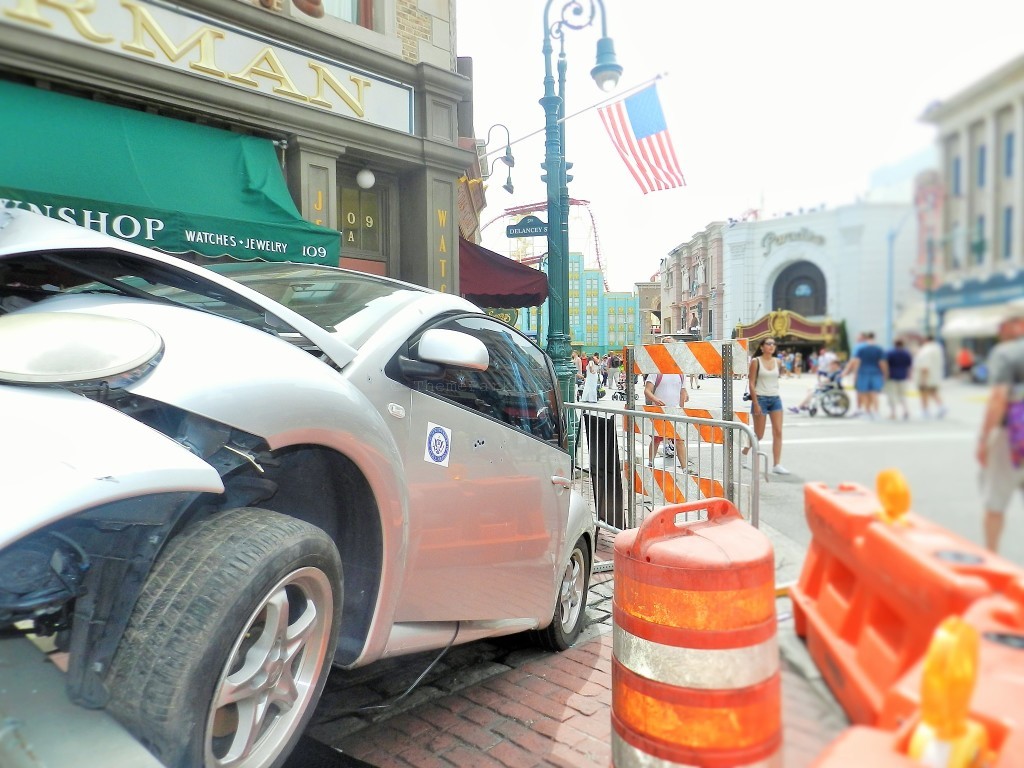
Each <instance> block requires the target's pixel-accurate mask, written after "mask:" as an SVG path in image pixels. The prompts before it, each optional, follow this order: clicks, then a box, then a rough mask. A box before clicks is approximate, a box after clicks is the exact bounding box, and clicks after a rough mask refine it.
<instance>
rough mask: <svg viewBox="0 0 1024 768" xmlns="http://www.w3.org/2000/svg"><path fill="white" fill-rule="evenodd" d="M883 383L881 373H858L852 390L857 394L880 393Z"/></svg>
mask: <svg viewBox="0 0 1024 768" xmlns="http://www.w3.org/2000/svg"><path fill="white" fill-rule="evenodd" d="M883 383H884V379H883V378H882V372H881V371H859V372H858V373H857V380H856V382H855V383H854V385H853V388H854V389H855V390H857V391H858V392H881V391H882V384H883Z"/></svg>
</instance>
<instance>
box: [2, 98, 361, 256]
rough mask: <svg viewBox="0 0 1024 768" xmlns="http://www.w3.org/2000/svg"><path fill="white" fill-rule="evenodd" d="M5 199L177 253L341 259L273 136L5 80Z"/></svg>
mask: <svg viewBox="0 0 1024 768" xmlns="http://www.w3.org/2000/svg"><path fill="white" fill-rule="evenodd" d="M0 135H3V136H6V137H7V141H5V149H4V151H3V152H2V153H0V206H4V207H18V208H32V209H34V210H39V211H42V212H43V213H44V214H46V215H48V216H52V217H54V218H59V219H64V220H67V221H72V222H73V223H75V224H79V225H81V226H86V227H89V228H90V229H95V230H99V231H102V232H106V233H107V234H111V235H116V236H118V237H122V238H124V239H126V240H132V241H133V242H136V243H139V244H140V245H146V246H149V247H151V248H157V249H159V250H161V251H165V252H168V253H186V252H189V251H194V252H195V253H198V254H201V255H203V256H210V257H218V256H231V257H234V258H237V259H245V260H251V259H264V260H266V261H294V262H306V263H316V264H329V265H331V266H337V264H338V253H339V250H340V244H341V238H340V235H339V233H338V232H336V231H334V230H332V229H327V228H325V227H320V226H317V225H315V224H312V223H310V222H308V221H306V220H305V219H303V218H302V217H301V216H300V215H299V213H298V211H297V210H296V208H295V203H294V202H293V201H292V198H291V195H290V194H289V193H288V187H287V186H286V185H285V181H284V176H283V175H282V173H281V167H280V166H279V165H278V162H277V155H276V152H275V150H274V145H273V144H272V143H271V142H270V141H268V140H266V139H258V138H254V137H252V136H242V135H239V134H234V133H230V132H228V131H222V130H219V129H216V128H210V127H208V126H204V125H196V124H194V123H187V122H184V121H181V120H173V119H171V118H167V117H161V116H159V115H152V114H149V113H147V112H139V111H136V110H131V109H124V108H121V107H114V106H111V105H109V104H101V103H98V102H95V101H88V100H86V99H79V98H75V97H73V96H66V95H64V94H59V93H53V92H50V91H44V90H41V89H39V88H31V87H28V86H23V85H17V84H14V83H9V82H2V81H0Z"/></svg>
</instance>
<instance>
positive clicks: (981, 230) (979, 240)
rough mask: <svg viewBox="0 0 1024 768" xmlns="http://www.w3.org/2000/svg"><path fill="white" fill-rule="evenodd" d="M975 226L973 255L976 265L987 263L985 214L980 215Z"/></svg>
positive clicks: (972, 245)
mask: <svg viewBox="0 0 1024 768" xmlns="http://www.w3.org/2000/svg"><path fill="white" fill-rule="evenodd" d="M975 224H976V226H975V229H974V239H973V240H972V241H971V253H972V254H973V255H974V263H975V264H981V263H982V262H983V261H985V214H980V215H979V216H978V219H977V221H976V222H975Z"/></svg>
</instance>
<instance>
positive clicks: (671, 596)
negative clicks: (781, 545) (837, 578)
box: [611, 499, 782, 768]
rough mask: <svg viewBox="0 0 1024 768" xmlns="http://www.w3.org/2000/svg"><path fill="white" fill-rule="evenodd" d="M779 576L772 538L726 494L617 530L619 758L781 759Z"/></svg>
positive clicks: (615, 743) (675, 761)
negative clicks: (700, 516) (700, 515)
mask: <svg viewBox="0 0 1024 768" xmlns="http://www.w3.org/2000/svg"><path fill="white" fill-rule="evenodd" d="M704 509H706V510H707V513H708V519H707V520H701V521H696V522H689V523H678V522H677V516H679V515H684V514H686V513H689V512H697V511H700V510H704ZM774 583H775V565H774V554H773V552H772V546H771V542H770V541H769V540H768V538H767V537H766V536H765V535H764V534H763V533H761V532H760V531H759V530H757V529H756V528H753V527H752V526H750V525H749V524H747V523H746V522H744V520H743V518H742V517H741V516H740V514H739V512H738V511H737V510H736V508H735V507H734V506H733V505H732V504H730V503H729V502H728V501H726V500H725V499H709V500H707V501H699V502H693V503H689V504H679V505H673V506H667V507H662V508H661V509H659V510H657V511H656V512H655V513H654V514H652V515H651V516H649V517H648V518H647V520H646V521H645V522H644V523H643V525H642V526H641V527H640V528H639V529H634V530H629V531H623V532H622V533H620V534H619V535H618V536H617V537H616V539H615V594H614V598H613V611H614V614H613V616H614V629H613V631H614V635H613V647H612V715H611V717H612V763H613V765H616V766H620V768H621V767H623V766H636V765H652V764H654V763H655V762H656V763H657V764H658V765H666V766H667V765H687V766H723V767H724V766H737V765H757V766H776V765H781V746H782V725H781V704H782V702H781V686H780V677H779V650H778V643H777V639H776V617H775V587H774Z"/></svg>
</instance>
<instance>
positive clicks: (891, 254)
mask: <svg viewBox="0 0 1024 768" xmlns="http://www.w3.org/2000/svg"><path fill="white" fill-rule="evenodd" d="M914 213H915V212H914V211H908V212H907V213H906V214H905V215H904V216H903V218H902V219H900V222H899V224H897V225H896V226H895V227H893V228H891V229H890V230H889V233H888V238H887V240H888V242H887V245H888V248H887V250H886V254H885V266H886V270H885V271H886V281H885V282H886V286H885V348H886V349H888V348H889V347H891V346H892V342H893V339H894V337H895V333H894V332H893V317H892V311H893V283H894V282H895V281H896V275H895V274H894V271H895V270H894V267H895V264H894V262H895V250H896V237H897V236H898V235H899V233H900V230H901V229H903V225H904V224H906V223H907V219H909V218H910V217H911V216H912V215H913V214H914Z"/></svg>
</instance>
